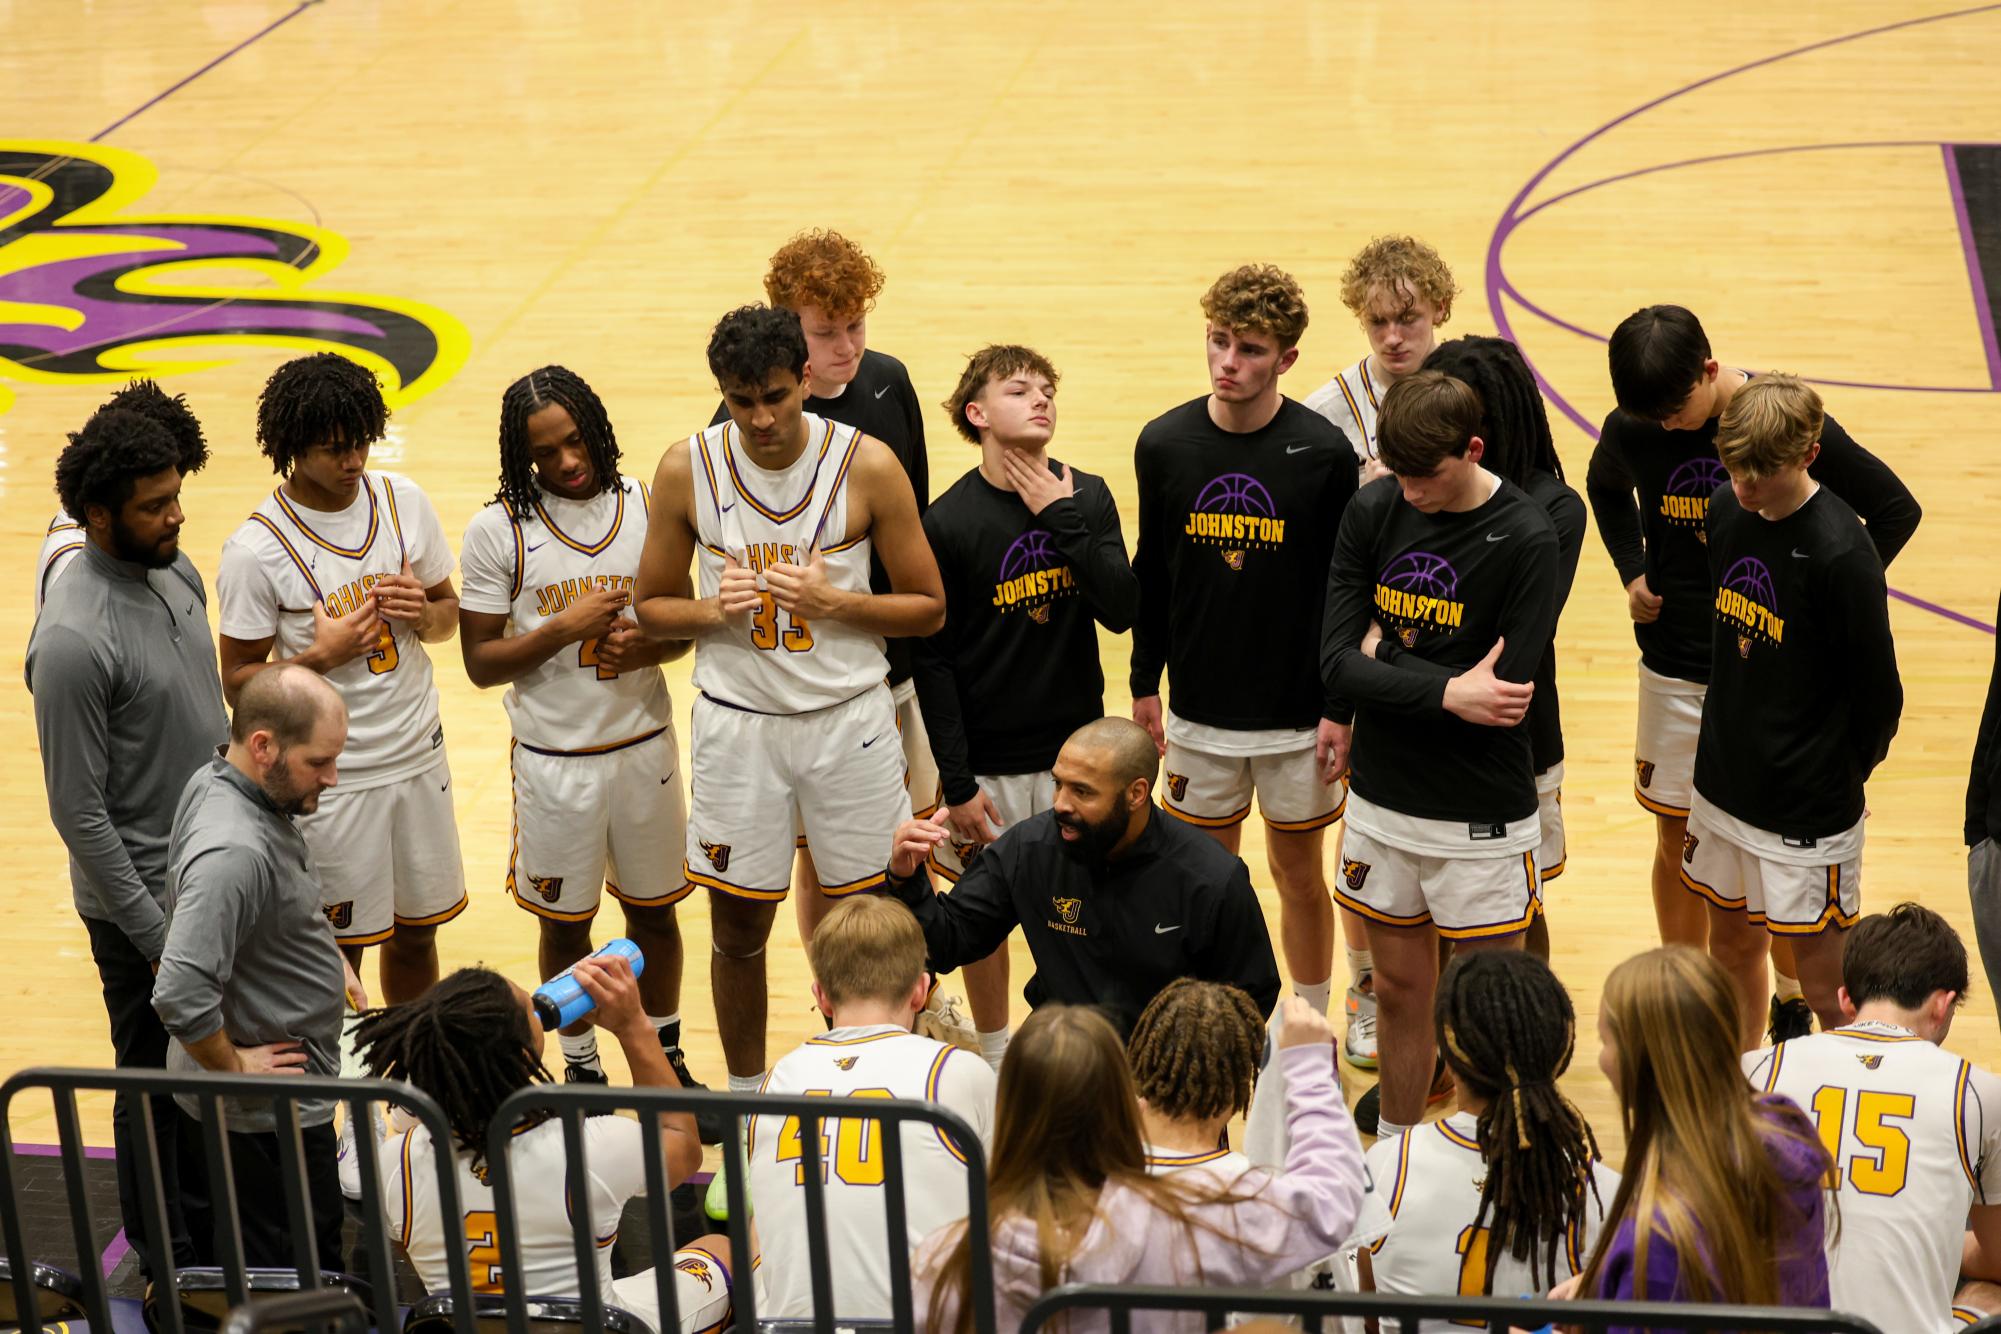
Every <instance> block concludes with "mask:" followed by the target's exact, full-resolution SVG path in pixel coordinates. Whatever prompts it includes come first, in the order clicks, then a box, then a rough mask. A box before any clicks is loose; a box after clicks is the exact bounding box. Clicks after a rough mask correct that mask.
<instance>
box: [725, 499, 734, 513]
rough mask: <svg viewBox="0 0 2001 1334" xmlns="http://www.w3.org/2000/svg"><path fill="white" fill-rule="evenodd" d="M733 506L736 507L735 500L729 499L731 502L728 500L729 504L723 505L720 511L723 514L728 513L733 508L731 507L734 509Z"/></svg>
mask: <svg viewBox="0 0 2001 1334" xmlns="http://www.w3.org/2000/svg"><path fill="white" fill-rule="evenodd" d="M735 508H736V502H735V501H734V500H732V501H731V502H730V503H729V504H727V505H725V506H723V510H722V512H723V513H724V514H728V513H729V512H730V511H731V510H733V509H735Z"/></svg>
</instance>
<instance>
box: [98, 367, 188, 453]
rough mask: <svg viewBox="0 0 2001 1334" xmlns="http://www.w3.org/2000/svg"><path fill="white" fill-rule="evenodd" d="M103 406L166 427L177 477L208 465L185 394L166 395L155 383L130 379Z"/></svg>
mask: <svg viewBox="0 0 2001 1334" xmlns="http://www.w3.org/2000/svg"><path fill="white" fill-rule="evenodd" d="M104 406H105V407H107V408H123V409H125V410H126V411H128V412H136V413H139V414H140V415H142V416H146V417H151V418H152V419H153V420H154V421H156V422H158V423H160V425H162V426H164V427H166V428H167V434H169V435H171V436H173V437H174V443H175V444H176V445H178V446H180V450H181V462H180V469H181V476H183V477H186V476H188V475H189V474H191V473H198V472H200V471H201V470H202V467H203V465H204V464H206V463H207V462H208V440H207V439H206V438H205V437H204V436H203V435H202V430H201V422H200V420H198V419H197V418H196V417H195V414H194V412H193V411H192V410H191V409H190V408H189V407H188V400H187V395H185V394H174V395H172V396H169V395H168V393H167V391H166V390H164V389H162V388H160V386H159V384H158V383H157V382H156V381H153V380H134V381H133V382H132V383H131V384H128V385H126V386H125V387H124V388H123V389H121V390H119V391H118V392H117V393H115V394H113V395H112V396H111V397H110V398H108V399H106V400H105V403H104Z"/></svg>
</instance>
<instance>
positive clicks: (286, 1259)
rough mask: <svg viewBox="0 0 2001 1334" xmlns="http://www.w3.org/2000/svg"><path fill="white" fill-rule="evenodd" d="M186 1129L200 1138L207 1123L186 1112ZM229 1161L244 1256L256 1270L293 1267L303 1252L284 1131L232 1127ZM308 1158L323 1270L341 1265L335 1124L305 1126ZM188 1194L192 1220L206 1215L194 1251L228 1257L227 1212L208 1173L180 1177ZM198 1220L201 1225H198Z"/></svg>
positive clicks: (205, 1259) (218, 1259)
mask: <svg viewBox="0 0 2001 1334" xmlns="http://www.w3.org/2000/svg"><path fill="white" fill-rule="evenodd" d="M181 1134H183V1135H184V1136H187V1137H188V1138H190V1139H193V1140H195V1141H196V1142H198V1143H199V1142H200V1141H201V1135H202V1127H201V1122H199V1121H197V1120H195V1119H194V1118H193V1117H191V1116H188V1115H187V1114H186V1113H185V1112H183V1113H182V1115H181ZM227 1138H228V1140H229V1159H230V1167H231V1170H232V1171H234V1172H235V1174H236V1208H237V1223H238V1226H240V1227H241V1228H242V1229H243V1262H244V1264H246V1265H250V1266H252V1267H255V1268H266V1269H292V1268H295V1267H296V1266H297V1265H298V1255H297V1253H296V1252H295V1251H294V1249H293V1245H292V1219H291V1214H290V1213H289V1212H288V1211H287V1209H286V1207H285V1169H284V1160H283V1159H282V1158H280V1157H279V1156H278V1136H277V1135H276V1134H273V1133H268V1132H267V1133H264V1134H246V1133H243V1132H240V1131H230V1132H228V1134H227ZM299 1142H300V1146H301V1148H302V1149H303V1150H304V1151H305V1160H306V1208H307V1211H308V1212H309V1213H310V1214H311V1215H312V1220H313V1232H314V1240H315V1241H316V1242H317V1244H318V1247H319V1251H318V1254H319V1266H320V1268H321V1269H323V1270H325V1269H332V1270H339V1269H341V1268H342V1265H341V1244H340V1229H341V1220H342V1216H343V1210H342V1197H341V1193H340V1144H339V1141H338V1140H337V1139H336V1138H335V1136H334V1128H333V1123H332V1122H331V1121H329V1122H328V1123H327V1124H325V1125H319V1126H307V1127H305V1128H303V1129H301V1130H300V1131H299ZM182 1189H183V1190H184V1191H185V1192H186V1195H187V1217H188V1220H189V1222H190V1223H197V1220H208V1222H209V1226H208V1227H206V1228H202V1229H200V1231H201V1233H202V1235H198V1236H197V1237H196V1238H195V1249H196V1251H197V1252H198V1253H199V1254H200V1256H201V1259H200V1263H202V1264H209V1265H216V1264H221V1263H222V1243H221V1241H220V1237H221V1234H222V1229H224V1228H226V1227H228V1226H229V1215H228V1211H227V1210H225V1209H223V1208H221V1207H219V1206H218V1205H217V1203H216V1202H215V1201H214V1200H213V1199H212V1198H211V1196H212V1194H213V1192H212V1190H211V1188H210V1185H209V1179H208V1174H207V1173H206V1172H203V1173H200V1174H198V1175H196V1176H194V1177H191V1178H189V1179H188V1180H186V1181H183V1182H182ZM197 1226H199V1224H197Z"/></svg>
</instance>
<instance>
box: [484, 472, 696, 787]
mask: <svg viewBox="0 0 2001 1334" xmlns="http://www.w3.org/2000/svg"><path fill="white" fill-rule="evenodd" d="M646 508H647V495H646V488H645V487H644V486H643V485H642V484H641V483H640V482H639V481H637V480H636V479H634V478H631V477H623V476H622V477H620V478H619V479H618V485H617V486H614V487H609V488H607V489H605V490H604V491H601V492H599V493H598V494H597V495H595V496H593V497H592V498H591V499H589V500H565V499H563V498H562V497H561V496H552V495H549V494H547V493H544V494H543V496H542V498H541V499H540V500H539V501H538V502H537V503H536V504H535V507H534V509H533V510H532V511H531V512H529V513H528V514H526V515H522V516H519V517H518V518H517V516H515V515H513V514H511V513H509V511H508V507H507V506H505V505H502V504H499V503H495V504H492V505H488V506H487V507H486V508H485V509H483V510H481V511H480V512H479V513H478V514H475V515H474V516H473V520H472V523H471V524H470V525H468V526H467V528H466V540H465V545H464V546H463V547H461V548H460V550H459V570H460V573H461V579H462V585H463V586H462V587H461V588H460V590H459V606H461V607H462V608H464V609H465V610H467V611H474V612H486V613H489V614H491V615H495V616H506V617H507V618H508V622H507V632H508V633H509V634H510V635H523V634H527V633H529V632H530V631H532V630H535V629H536V628H538V627H539V626H541V625H542V624H543V623H544V622H545V621H548V620H549V619H551V618H552V617H555V616H559V615H561V614H562V612H563V611H564V609H565V608H567V607H568V606H569V605H570V603H571V602H572V601H573V600H574V599H576V598H578V597H581V596H583V595H584V594H586V593H592V592H599V591H606V590H614V591H615V590H617V589H624V590H625V591H626V592H628V593H630V592H631V591H632V584H633V580H634V579H635V578H636V577H637V576H638V574H639V556H640V552H641V550H642V549H643V548H644V547H645V546H646ZM626 619H628V620H630V619H632V617H631V614H630V612H628V613H627V614H626ZM596 648H597V641H596V640H594V639H592V640H586V641H584V642H582V643H578V644H570V645H566V646H565V647H563V648H561V649H558V650H557V651H556V653H555V654H554V655H552V656H551V657H550V658H549V659H548V660H547V661H546V662H544V663H543V664H542V665H541V666H539V667H537V668H536V669H535V670H534V671H532V672H529V673H528V674H527V675H525V676H522V677H519V678H517V679H516V680H515V682H514V683H513V684H512V685H511V686H509V687H508V690H507V717H508V720H509V721H510V722H512V723H513V725H514V735H515V738H516V739H517V740H519V741H520V742H522V744H524V745H528V746H533V747H535V748H536V749H538V750H544V751H558V752H568V751H583V750H594V749H598V748H602V747H605V746H613V745H617V744H618V743H619V742H622V741H630V740H632V739H633V738H635V737H640V736H644V735H646V734H647V733H650V732H658V731H659V730H660V729H662V728H664V727H666V726H667V725H668V724H669V723H670V722H671V721H672V720H673V711H672V710H673V706H672V703H671V701H670V700H669V698H668V694H667V678H666V676H665V675H664V674H662V672H661V670H660V669H659V668H658V667H640V668H636V669H634V670H632V671H627V672H618V673H607V672H606V671H604V670H603V669H602V668H601V667H599V666H598V663H597V660H596Z"/></svg>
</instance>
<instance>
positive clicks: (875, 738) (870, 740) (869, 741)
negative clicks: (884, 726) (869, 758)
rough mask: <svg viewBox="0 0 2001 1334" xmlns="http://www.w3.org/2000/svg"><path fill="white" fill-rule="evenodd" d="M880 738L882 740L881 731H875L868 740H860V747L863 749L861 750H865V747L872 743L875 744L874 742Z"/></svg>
mask: <svg viewBox="0 0 2001 1334" xmlns="http://www.w3.org/2000/svg"><path fill="white" fill-rule="evenodd" d="M880 740H882V733H880V732H877V733H876V734H875V735H874V736H872V737H870V738H869V739H868V740H866V741H864V742H862V749H863V750H867V749H868V748H869V747H870V746H873V745H874V744H875V743H876V742H878V741H880Z"/></svg>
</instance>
